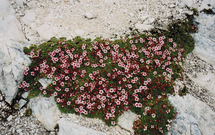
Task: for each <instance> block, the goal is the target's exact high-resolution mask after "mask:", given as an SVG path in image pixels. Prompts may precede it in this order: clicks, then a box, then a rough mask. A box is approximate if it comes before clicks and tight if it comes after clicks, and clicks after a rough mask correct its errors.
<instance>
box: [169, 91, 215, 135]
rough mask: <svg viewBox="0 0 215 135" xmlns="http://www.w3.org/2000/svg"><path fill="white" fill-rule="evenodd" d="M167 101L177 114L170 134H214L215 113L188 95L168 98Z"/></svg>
mask: <svg viewBox="0 0 215 135" xmlns="http://www.w3.org/2000/svg"><path fill="white" fill-rule="evenodd" d="M168 99H169V101H170V103H171V104H172V105H173V106H174V107H175V109H176V111H177V112H178V114H177V117H176V119H175V120H174V121H173V124H172V128H171V133H172V134H192V135H194V134H195V135H201V134H203V135H213V134H215V112H213V111H212V110H211V108H210V107H209V106H208V105H206V104H205V103H204V102H202V101H200V100H197V99H196V98H194V97H192V96H191V95H190V94H187V95H186V96H183V97H180V96H178V95H177V96H169V97H168Z"/></svg>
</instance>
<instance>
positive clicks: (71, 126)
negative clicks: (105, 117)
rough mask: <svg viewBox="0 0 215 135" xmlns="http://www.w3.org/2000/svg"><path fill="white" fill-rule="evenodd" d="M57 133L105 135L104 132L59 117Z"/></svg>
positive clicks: (65, 134)
mask: <svg viewBox="0 0 215 135" xmlns="http://www.w3.org/2000/svg"><path fill="white" fill-rule="evenodd" d="M58 125H59V133H58V134H59V135H68V134H71V135H106V133H103V132H99V131H96V130H93V129H90V128H86V127H83V126H79V125H77V124H75V123H73V122H72V121H68V120H66V119H65V118H61V119H60V120H59V121H58Z"/></svg>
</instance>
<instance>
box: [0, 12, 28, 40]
mask: <svg viewBox="0 0 215 135" xmlns="http://www.w3.org/2000/svg"><path fill="white" fill-rule="evenodd" d="M1 37H4V38H7V39H13V40H16V41H23V40H24V35H23V34H22V32H21V26H20V23H19V21H18V20H17V18H16V17H15V16H14V15H8V16H6V17H0V38H1Z"/></svg>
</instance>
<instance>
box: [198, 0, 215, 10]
mask: <svg viewBox="0 0 215 135" xmlns="http://www.w3.org/2000/svg"><path fill="white" fill-rule="evenodd" d="M208 4H210V5H211V6H208ZM211 7H215V2H214V1H213V0H203V1H202V3H201V6H200V7H198V10H199V11H202V10H203V9H209V8H211Z"/></svg>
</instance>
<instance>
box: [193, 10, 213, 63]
mask: <svg viewBox="0 0 215 135" xmlns="http://www.w3.org/2000/svg"><path fill="white" fill-rule="evenodd" d="M195 21H196V22H197V23H198V25H197V26H198V32H197V33H195V34H192V36H193V38H194V41H195V48H194V50H193V53H194V54H195V55H196V56H198V57H199V58H201V59H203V60H205V61H206V62H207V63H209V64H212V65H215V35H214V33H215V16H214V15H206V14H204V13H200V14H199V16H198V17H197V18H196V19H195Z"/></svg>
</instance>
